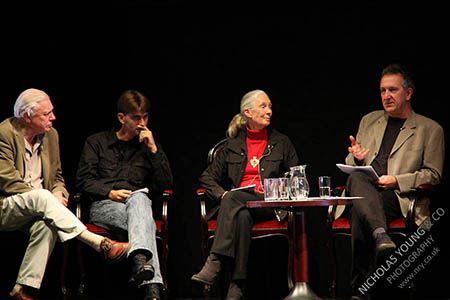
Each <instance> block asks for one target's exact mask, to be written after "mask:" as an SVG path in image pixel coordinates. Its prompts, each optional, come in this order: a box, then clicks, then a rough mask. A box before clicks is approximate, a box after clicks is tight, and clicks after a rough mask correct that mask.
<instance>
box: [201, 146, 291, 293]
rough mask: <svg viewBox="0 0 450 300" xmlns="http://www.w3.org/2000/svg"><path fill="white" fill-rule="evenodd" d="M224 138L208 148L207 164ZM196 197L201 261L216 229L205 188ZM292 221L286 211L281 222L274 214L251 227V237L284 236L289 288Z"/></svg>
mask: <svg viewBox="0 0 450 300" xmlns="http://www.w3.org/2000/svg"><path fill="white" fill-rule="evenodd" d="M225 142H226V139H224V140H221V141H220V142H218V143H217V144H216V145H215V146H214V147H213V148H211V149H210V151H209V153H208V160H207V164H208V165H210V164H211V163H212V162H213V161H214V159H215V158H216V157H217V155H219V154H220V152H221V151H222V149H223V147H224V145H225ZM196 195H197V198H198V200H199V202H200V241H201V251H202V258H203V262H205V261H206V258H207V257H208V255H209V249H210V248H211V246H212V240H213V239H214V232H215V229H216V220H215V219H209V220H208V218H207V207H208V202H209V201H213V200H212V199H210V198H209V197H208V195H207V194H206V192H205V190H204V189H202V188H200V189H198V190H197V192H196ZM293 221H294V213H293V212H288V216H287V218H286V219H285V220H284V222H283V223H281V224H280V223H279V222H278V221H277V220H276V219H275V216H274V219H273V220H269V221H264V222H258V223H255V224H254V225H253V228H252V239H259V238H265V237H270V236H282V237H285V238H286V240H287V242H288V249H289V250H288V257H287V271H288V274H287V283H288V286H289V289H291V288H292V287H293V281H292V274H293V264H292V263H293V259H294V253H293V251H294V250H293V249H294V246H293V239H292V238H291V236H292V234H293ZM210 290H211V287H208V286H205V294H208V293H210Z"/></svg>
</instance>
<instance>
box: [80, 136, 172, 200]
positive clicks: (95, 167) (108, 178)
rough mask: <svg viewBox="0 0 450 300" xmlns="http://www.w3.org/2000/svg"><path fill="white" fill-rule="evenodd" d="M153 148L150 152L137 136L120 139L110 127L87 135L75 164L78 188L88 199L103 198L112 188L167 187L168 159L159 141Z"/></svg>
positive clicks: (160, 188) (169, 174) (170, 174)
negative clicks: (155, 149)
mask: <svg viewBox="0 0 450 300" xmlns="http://www.w3.org/2000/svg"><path fill="white" fill-rule="evenodd" d="M157 147H158V151H157V152H156V153H154V154H153V153H151V152H150V150H148V148H147V147H146V146H145V145H144V144H142V143H139V140H138V137H135V138H134V139H132V140H131V141H128V142H124V141H120V140H118V139H117V137H116V134H115V131H114V130H111V131H104V132H100V133H97V134H94V135H92V136H90V137H88V138H87V139H86V143H85V145H84V149H83V152H82V154H81V158H80V162H79V165H78V171H77V176H76V186H77V188H78V190H79V191H81V192H83V193H87V194H88V195H90V198H91V199H92V200H104V199H107V198H108V194H109V192H110V191H111V190H113V189H115V190H117V189H129V190H136V189H140V188H144V187H148V188H149V189H150V190H151V191H153V192H155V190H156V191H159V190H163V189H166V188H169V187H171V186H172V182H173V178H172V172H171V170H170V165H169V161H168V159H167V157H166V155H165V154H164V151H163V149H162V147H161V145H160V144H159V143H157Z"/></svg>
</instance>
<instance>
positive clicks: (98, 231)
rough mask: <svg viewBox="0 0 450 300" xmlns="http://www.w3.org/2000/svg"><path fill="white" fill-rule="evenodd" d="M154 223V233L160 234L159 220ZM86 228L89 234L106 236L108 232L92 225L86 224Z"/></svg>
mask: <svg viewBox="0 0 450 300" xmlns="http://www.w3.org/2000/svg"><path fill="white" fill-rule="evenodd" d="M155 223H156V231H157V232H160V231H161V224H162V222H161V221H159V220H156V221H155ZM86 227H87V229H88V230H89V231H90V232H93V233H96V234H100V235H108V230H106V229H105V228H102V227H100V226H96V225H94V224H86Z"/></svg>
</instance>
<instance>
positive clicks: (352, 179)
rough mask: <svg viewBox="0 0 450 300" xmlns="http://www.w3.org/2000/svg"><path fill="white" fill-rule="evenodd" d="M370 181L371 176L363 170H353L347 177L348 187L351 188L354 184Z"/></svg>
mask: <svg viewBox="0 0 450 300" xmlns="http://www.w3.org/2000/svg"><path fill="white" fill-rule="evenodd" d="M363 182H364V183H366V182H369V177H367V175H365V174H364V173H362V172H353V173H351V174H350V175H349V176H348V178H347V184H346V186H347V189H351V187H352V186H354V185H357V184H361V183H363Z"/></svg>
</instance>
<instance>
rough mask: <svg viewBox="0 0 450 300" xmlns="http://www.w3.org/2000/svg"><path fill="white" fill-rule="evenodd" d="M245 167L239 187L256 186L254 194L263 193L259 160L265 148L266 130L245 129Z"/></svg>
mask: <svg viewBox="0 0 450 300" xmlns="http://www.w3.org/2000/svg"><path fill="white" fill-rule="evenodd" d="M246 141H247V166H246V167H245V171H244V175H243V176H242V179H241V182H240V184H239V187H244V186H247V185H251V184H256V186H255V192H256V193H264V190H263V188H262V186H261V178H260V176H259V160H260V159H261V156H262V155H263V152H264V149H265V148H266V146H267V128H264V129H263V130H251V129H249V128H248V127H247V139H246Z"/></svg>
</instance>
